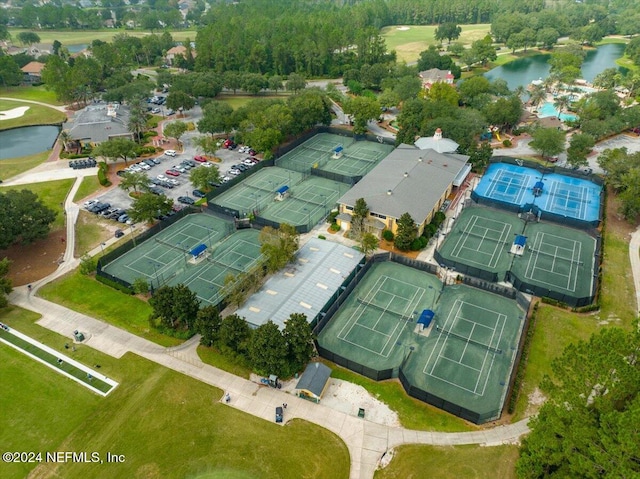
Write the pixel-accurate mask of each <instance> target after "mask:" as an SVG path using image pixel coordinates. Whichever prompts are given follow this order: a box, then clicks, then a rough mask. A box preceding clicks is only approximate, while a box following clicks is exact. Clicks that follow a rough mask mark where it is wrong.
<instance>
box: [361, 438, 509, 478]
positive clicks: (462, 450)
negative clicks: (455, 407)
mask: <svg viewBox="0 0 640 479" xmlns="http://www.w3.org/2000/svg"><path fill="white" fill-rule="evenodd" d="M517 459H518V447H517V446H495V447H479V446H451V447H438V446H423V445H416V444H411V445H405V446H400V447H397V448H396V449H395V454H394V456H393V459H392V460H391V463H390V464H389V465H388V466H387V467H385V468H384V469H381V470H379V471H376V473H375V475H374V476H373V477H374V478H375V479H418V478H422V477H429V478H433V479H445V478H447V479H457V478H465V479H469V478H474V479H484V478H486V479H493V478H496V477H499V478H500V479H511V478H513V479H515V477H516V474H515V463H516V460H517Z"/></svg>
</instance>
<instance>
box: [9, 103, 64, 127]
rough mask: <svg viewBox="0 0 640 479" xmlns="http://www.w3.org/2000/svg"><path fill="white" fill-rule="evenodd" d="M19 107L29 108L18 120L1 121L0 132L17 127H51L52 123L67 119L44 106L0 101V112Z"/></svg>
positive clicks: (58, 112) (59, 112) (56, 111)
mask: <svg viewBox="0 0 640 479" xmlns="http://www.w3.org/2000/svg"><path fill="white" fill-rule="evenodd" d="M20 106H26V107H29V109H28V110H27V111H25V112H24V115H22V116H20V117H18V118H12V119H10V120H2V121H1V122H0V130H8V129H9V128H17V127H19V126H31V125H51V124H54V123H62V122H64V121H65V120H66V119H67V116H66V115H65V114H64V113H62V112H61V111H58V110H54V109H53V108H48V107H46V106H40V105H34V104H33V103H25V102H22V101H19V100H15V101H14V100H0V111H6V110H12V109H13V108H17V107H20Z"/></svg>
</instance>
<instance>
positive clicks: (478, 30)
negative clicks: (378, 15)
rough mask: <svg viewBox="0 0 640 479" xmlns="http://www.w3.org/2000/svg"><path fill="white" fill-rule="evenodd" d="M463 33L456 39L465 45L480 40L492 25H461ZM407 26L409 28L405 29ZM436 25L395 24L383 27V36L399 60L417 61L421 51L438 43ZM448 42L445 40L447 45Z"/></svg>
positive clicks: (388, 47)
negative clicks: (435, 36)
mask: <svg viewBox="0 0 640 479" xmlns="http://www.w3.org/2000/svg"><path fill="white" fill-rule="evenodd" d="M460 26H461V27H462V33H461V34H460V38H459V39H458V40H456V41H457V42H461V43H463V44H464V45H471V43H472V42H474V41H476V40H480V39H482V38H484V37H485V35H487V34H488V33H489V30H490V29H491V25H490V24H488V23H481V24H477V25H460ZM404 28H406V29H407V30H403V29H404ZM436 28H437V26H436V25H411V26H400V25H394V26H389V27H384V28H383V29H382V37H383V38H384V39H385V42H386V44H387V49H388V50H395V51H396V53H397V56H398V60H400V61H406V62H415V61H417V60H418V58H419V57H420V52H422V51H424V50H426V49H427V48H429V45H437V44H438V42H437V41H436V39H435V38H434V34H435V31H436ZM446 45H447V42H446V41H445V42H444V46H445V47H446Z"/></svg>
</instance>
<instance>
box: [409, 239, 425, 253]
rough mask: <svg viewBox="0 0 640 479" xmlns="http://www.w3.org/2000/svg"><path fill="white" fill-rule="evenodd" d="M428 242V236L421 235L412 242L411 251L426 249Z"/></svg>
mask: <svg viewBox="0 0 640 479" xmlns="http://www.w3.org/2000/svg"><path fill="white" fill-rule="evenodd" d="M428 243H429V240H428V239H427V238H425V237H424V236H419V237H418V238H416V239H414V240H413V241H412V242H411V251H420V250H422V249H424V248H425V247H426V246H427V244H428Z"/></svg>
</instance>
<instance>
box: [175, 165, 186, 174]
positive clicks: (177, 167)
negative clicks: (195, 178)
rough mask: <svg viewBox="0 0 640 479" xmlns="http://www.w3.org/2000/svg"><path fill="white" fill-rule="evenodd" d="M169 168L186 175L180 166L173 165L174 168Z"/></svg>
mask: <svg viewBox="0 0 640 479" xmlns="http://www.w3.org/2000/svg"><path fill="white" fill-rule="evenodd" d="M171 168H173V169H174V170H176V171H179V172H180V173H186V172H187V170H186V169H185V168H184V166H182V165H175V166H172V167H171Z"/></svg>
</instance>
